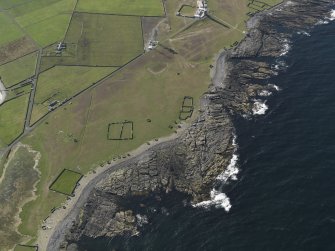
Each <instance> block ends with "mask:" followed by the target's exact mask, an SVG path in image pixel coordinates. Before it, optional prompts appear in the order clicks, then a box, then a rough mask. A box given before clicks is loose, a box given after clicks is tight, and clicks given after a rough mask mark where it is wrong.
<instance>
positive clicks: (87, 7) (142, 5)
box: [76, 0, 164, 16]
mask: <svg viewBox="0 0 335 251" xmlns="http://www.w3.org/2000/svg"><path fill="white" fill-rule="evenodd" d="M76 11H79V12H90V13H104V14H119V15H135V16H163V15H164V8H163V3H162V0H113V1H110V0H95V1H91V0H79V1H78V5H77V8H76Z"/></svg>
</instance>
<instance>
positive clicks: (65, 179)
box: [50, 169, 83, 195]
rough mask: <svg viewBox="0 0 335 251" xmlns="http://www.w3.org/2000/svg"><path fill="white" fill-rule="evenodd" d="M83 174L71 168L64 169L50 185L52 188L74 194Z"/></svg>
mask: <svg viewBox="0 0 335 251" xmlns="http://www.w3.org/2000/svg"><path fill="white" fill-rule="evenodd" d="M82 176H83V175H82V174H80V173H77V172H73V171H71V170H67V169H64V170H63V171H62V173H61V174H60V176H58V177H57V180H55V181H54V182H53V184H52V186H51V187H50V189H51V190H53V191H56V192H59V193H63V194H67V195H72V192H73V190H74V189H75V187H76V185H77V182H78V181H79V180H80V179H81V177H82Z"/></svg>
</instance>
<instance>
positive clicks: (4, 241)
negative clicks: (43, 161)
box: [0, 147, 39, 250]
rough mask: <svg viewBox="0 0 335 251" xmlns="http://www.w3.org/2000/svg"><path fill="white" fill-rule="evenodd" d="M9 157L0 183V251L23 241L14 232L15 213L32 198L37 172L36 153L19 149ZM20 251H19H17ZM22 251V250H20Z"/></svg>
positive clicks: (23, 148)
mask: <svg viewBox="0 0 335 251" xmlns="http://www.w3.org/2000/svg"><path fill="white" fill-rule="evenodd" d="M14 152H15V154H14V153H12V154H11V155H10V158H9V160H8V162H7V169H6V176H5V178H4V179H3V181H2V182H1V183H0V190H1V191H2V192H1V193H0V243H1V244H0V250H11V247H12V246H13V245H15V244H17V243H20V242H21V241H23V238H22V236H20V235H19V234H18V233H17V232H16V224H17V218H16V217H17V213H18V212H19V208H20V207H21V206H22V205H23V204H24V203H25V202H27V200H29V199H30V198H32V196H33V195H32V191H33V186H34V183H35V182H36V181H37V180H38V176H39V174H38V172H37V171H36V170H34V169H33V167H34V165H35V160H34V158H35V156H36V153H32V152H29V151H28V150H27V148H25V147H19V148H18V149H17V151H14ZM19 250H20V249H19ZM21 250H22V249H21Z"/></svg>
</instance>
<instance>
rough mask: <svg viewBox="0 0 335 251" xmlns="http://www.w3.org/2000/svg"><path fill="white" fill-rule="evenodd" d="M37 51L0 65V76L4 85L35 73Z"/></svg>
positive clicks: (15, 82)
mask: <svg viewBox="0 0 335 251" xmlns="http://www.w3.org/2000/svg"><path fill="white" fill-rule="evenodd" d="M36 59H37V53H31V54H29V55H26V56H24V57H22V58H19V59H17V60H15V61H12V62H10V63H7V64H4V65H1V66H0V78H1V80H2V82H3V84H4V85H5V86H6V87H10V86H12V85H15V84H17V83H19V82H21V81H23V80H25V79H27V78H29V77H32V76H34V75H35V68H36Z"/></svg>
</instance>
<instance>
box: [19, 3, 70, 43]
mask: <svg viewBox="0 0 335 251" xmlns="http://www.w3.org/2000/svg"><path fill="white" fill-rule="evenodd" d="M75 3H76V1H75V0H61V1H57V2H55V3H51V4H49V5H47V6H45V7H43V8H38V9H36V10H32V11H31V12H27V13H25V14H23V15H21V16H17V17H16V18H15V20H16V22H17V23H18V24H20V25H21V27H23V28H24V29H25V30H26V31H27V32H28V33H29V35H30V36H31V37H32V38H33V39H34V40H35V41H36V42H37V43H38V44H40V45H41V46H46V45H49V44H51V43H53V42H56V41H57V40H61V39H62V38H63V37H64V35H65V32H66V30H67V27H68V24H69V22H70V19H71V15H72V11H73V8H74V6H75Z"/></svg>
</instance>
